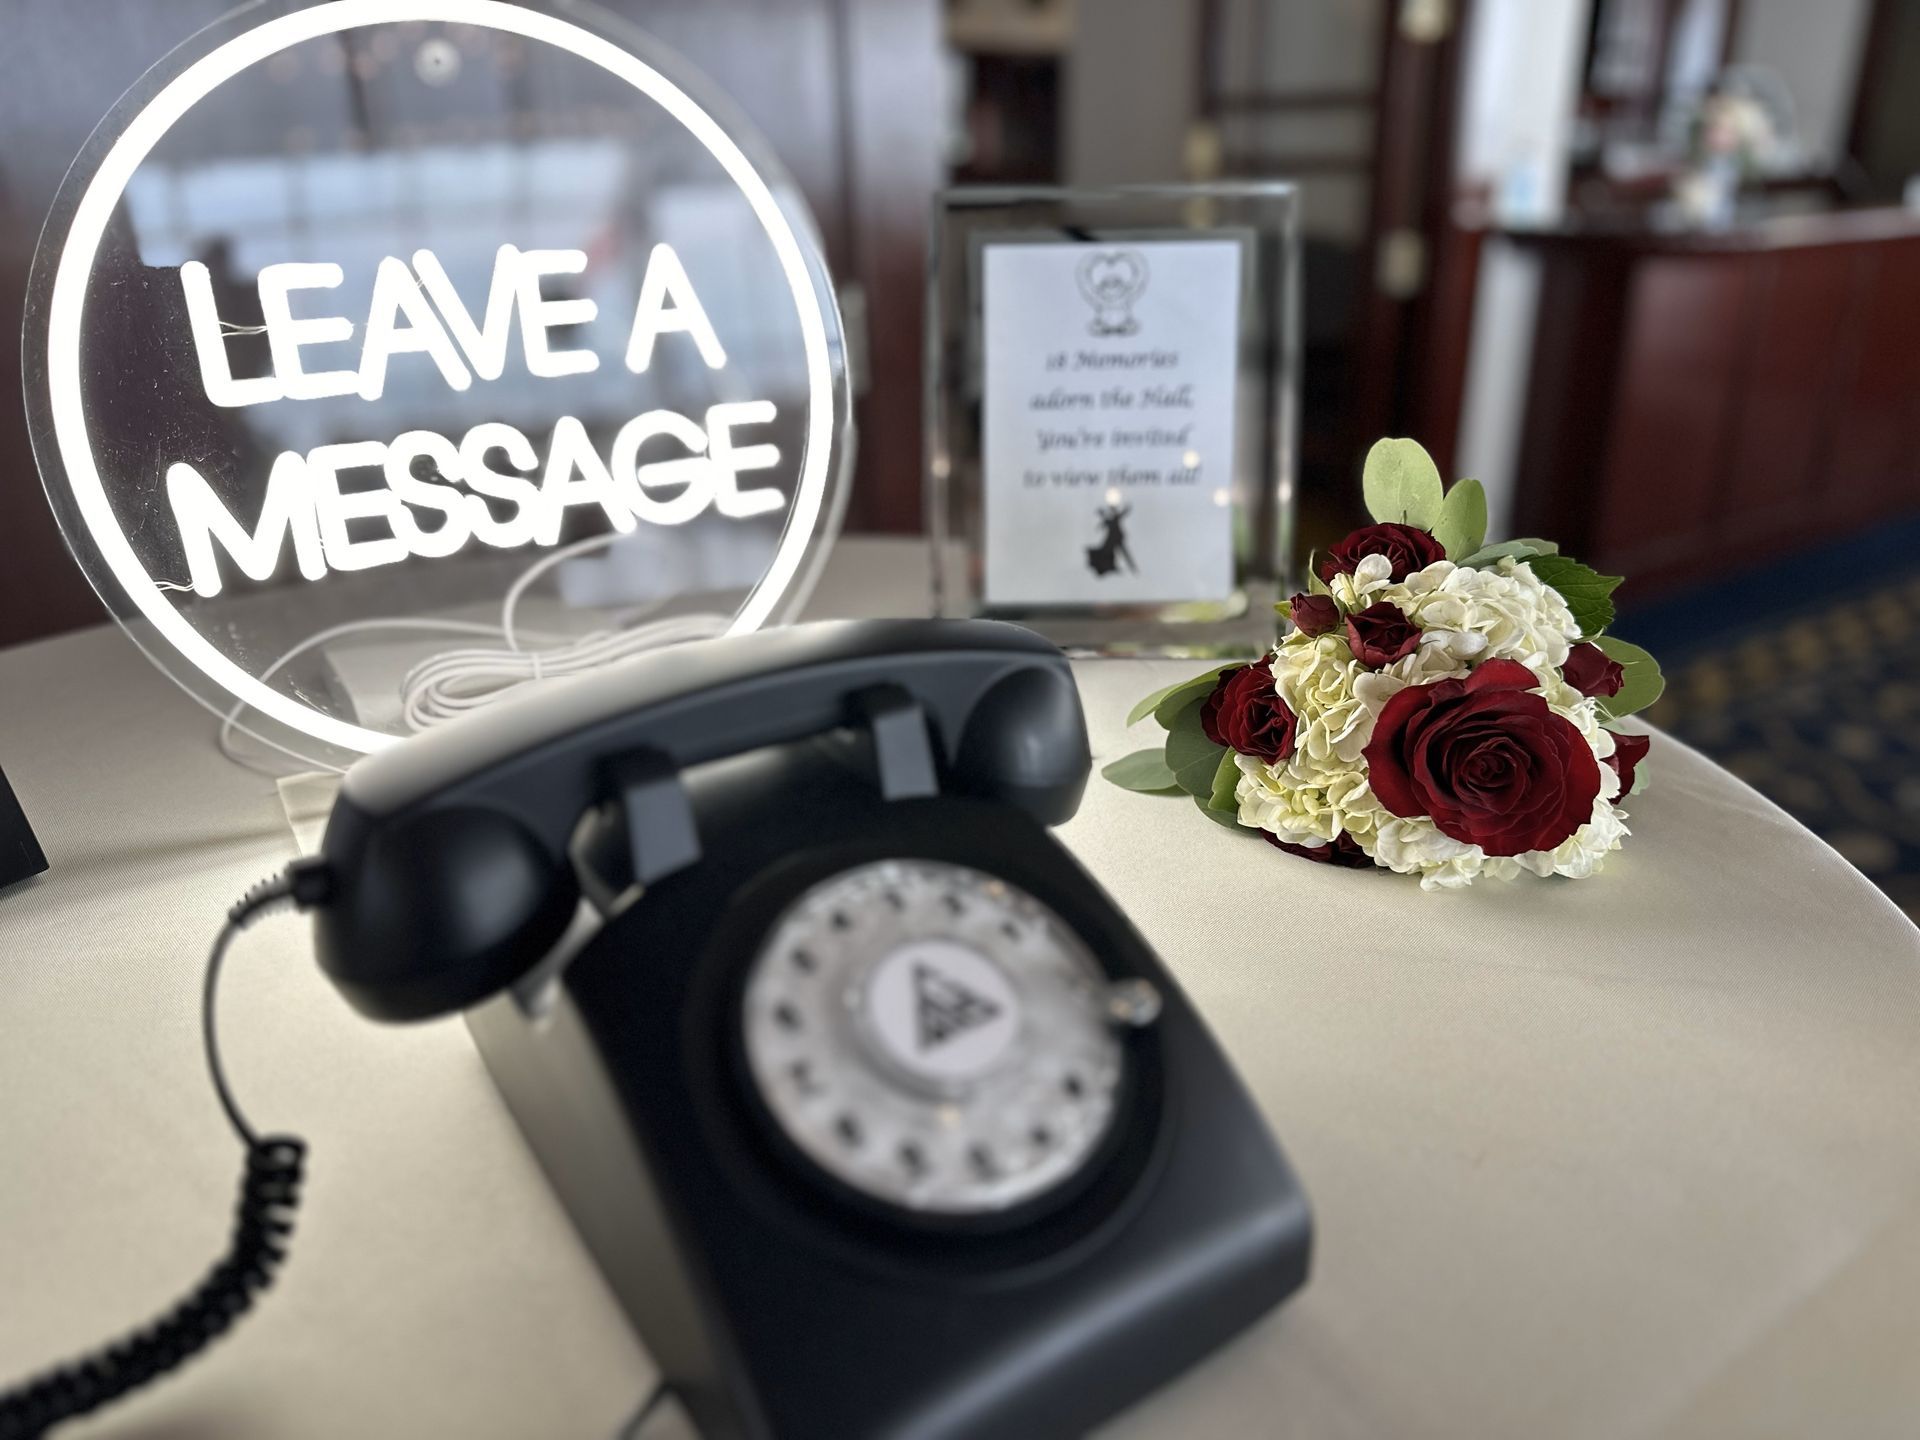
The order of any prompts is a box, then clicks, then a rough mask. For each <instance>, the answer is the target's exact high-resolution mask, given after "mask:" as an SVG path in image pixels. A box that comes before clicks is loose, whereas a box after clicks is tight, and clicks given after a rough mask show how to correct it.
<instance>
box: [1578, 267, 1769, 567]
mask: <svg viewBox="0 0 1920 1440" xmlns="http://www.w3.org/2000/svg"><path fill="white" fill-rule="evenodd" d="M1749 270H1750V266H1749V265H1748V264H1747V263H1745V262H1744V261H1742V262H1737V263H1726V262H1723V261H1714V260H1709V261H1702V260H1699V259H1695V258H1692V257H1681V258H1663V259H1655V260H1648V261H1645V262H1644V263H1642V264H1641V265H1640V266H1639V267H1638V268H1637V270H1636V272H1635V274H1634V278H1633V282H1632V289H1631V290H1630V292H1629V297H1630V298H1629V301H1628V304H1629V306H1630V309H1629V320H1628V325H1627V334H1626V339H1625V348H1624V349H1623V351H1622V355H1621V359H1620V364H1619V376H1620V379H1619V392H1618V398H1617V405H1618V411H1617V418H1616V421H1615V425H1614V430H1613V435H1612V439H1611V443H1610V444H1609V445H1608V449H1607V462H1606V468H1605V470H1604V472H1603V475H1604V478H1603V480H1602V486H1603V493H1602V496H1601V503H1600V519H1599V525H1598V528H1597V531H1596V534H1595V537H1594V539H1595V548H1596V552H1597V554H1598V555H1602V556H1605V557H1606V558H1607V563H1608V564H1609V565H1618V566H1620V567H1621V568H1622V569H1624V570H1626V571H1627V573H1629V574H1631V573H1633V572H1634V571H1635V570H1638V569H1652V568H1656V567H1658V566H1660V565H1662V564H1668V563H1671V562H1672V561H1673V560H1675V559H1677V558H1679V557H1681V556H1683V555H1685V554H1686V553H1687V552H1688V550H1690V549H1692V548H1695V547H1697V546H1698V545H1699V544H1700V543H1701V541H1702V540H1703V539H1704V538H1705V537H1706V535H1707V533H1708V531H1709V528H1710V524H1711V522H1712V521H1713V519H1714V518H1715V511H1716V506H1717V501H1718V498H1719V492H1720V484H1719V480H1720V473H1721V466H1722V464H1723V461H1724V455H1723V449H1722V447H1723V442H1724V440H1725V438H1726V435H1727V430H1728V424H1729V420H1730V418H1731V413H1732V406H1733V405H1734V403H1735V399H1736V395H1737V390H1736V374H1735V371H1736V358H1737V356H1738V355H1739V354H1740V351H1741V347H1742V345H1743V343H1744V341H1745V338H1746V326H1745V324H1744V318H1745V309H1746V304H1747V281H1748V278H1749Z"/></svg>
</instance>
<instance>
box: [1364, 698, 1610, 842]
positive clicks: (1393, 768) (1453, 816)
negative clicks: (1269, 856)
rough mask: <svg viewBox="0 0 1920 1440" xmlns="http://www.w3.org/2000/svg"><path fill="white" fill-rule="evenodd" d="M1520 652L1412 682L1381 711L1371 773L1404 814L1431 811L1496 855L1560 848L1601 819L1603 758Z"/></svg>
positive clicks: (1451, 831)
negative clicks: (1541, 691)
mask: <svg viewBox="0 0 1920 1440" xmlns="http://www.w3.org/2000/svg"><path fill="white" fill-rule="evenodd" d="M1539 683H1540V682H1539V681H1538V680H1537V679H1536V678H1535V677H1534V674H1533V672H1532V671H1531V670H1529V669H1527V667H1526V666H1524V665H1521V664H1519V663H1518V662H1516V661H1513V660H1489V661H1487V662H1486V663H1485V664H1483V665H1481V666H1480V667H1479V668H1478V669H1477V670H1475V671H1474V672H1473V673H1472V674H1471V675H1469V676H1468V677H1467V678H1466V679H1465V680H1439V681H1435V682H1434V683H1433V684H1431V685H1410V686H1408V687H1407V688H1406V689H1405V690H1402V691H1401V692H1400V693H1399V694H1397V695H1395V696H1394V697H1393V698H1392V699H1391V700H1389V701H1387V704H1386V708H1385V709H1383V710H1382V711H1381V712H1380V719H1379V720H1378V721H1377V722H1376V723H1375V725H1374V728H1373V739H1372V740H1371V741H1370V742H1368V745H1367V748H1366V757H1367V780H1368V782H1369V783H1370V784H1371V785H1372V787H1373V793H1374V794H1375V795H1377V796H1379V797H1380V803H1381V804H1382V805H1384V806H1386V807H1387V809H1389V810H1391V811H1392V812H1393V813H1394V814H1396V815H1401V816H1412V815H1429V816H1432V817H1433V823H1434V824H1435V825H1437V826H1438V827H1439V828H1440V833H1441V834H1442V835H1446V836H1449V837H1451V838H1452V839H1455V840H1458V841H1461V842H1462V843H1463V844H1468V845H1478V846H1479V847H1480V848H1481V849H1482V850H1484V851H1486V853H1487V854H1489V855H1518V854H1521V853H1522V852H1523V851H1528V850H1551V849H1553V848H1554V847H1555V846H1556V845H1558V844H1559V843H1560V842H1561V841H1563V840H1565V839H1566V838H1567V837H1568V836H1569V835H1571V834H1573V832H1574V831H1575V830H1577V829H1579V828H1580V827H1581V826H1582V825H1584V824H1585V823H1586V822H1587V821H1588V820H1590V819H1591V818H1592V817H1593V801H1594V797H1595V796H1597V795H1598V794H1599V793H1600V763H1599V762H1598V761H1597V760H1595V759H1594V758H1593V750H1592V748H1591V747H1589V746H1588V744H1587V741H1586V737H1585V736H1583V735H1582V734H1581V733H1580V732H1579V730H1578V729H1576V728H1575V727H1574V725H1573V723H1572V722H1571V721H1569V720H1566V719H1564V718H1563V717H1561V716H1559V715H1556V714H1554V713H1553V711H1552V710H1550V709H1548V708H1547V702H1546V701H1545V700H1543V699H1541V698H1540V697H1539V696H1538V695H1534V694H1530V693H1529V692H1530V691H1531V690H1532V689H1533V687H1534V686H1536V685H1538V684H1539Z"/></svg>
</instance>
